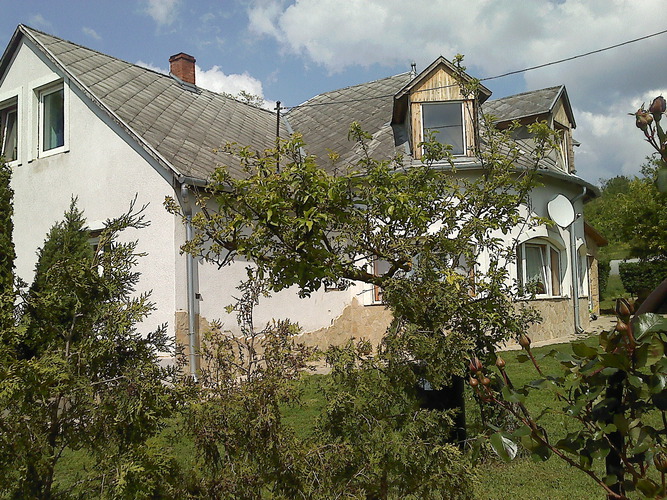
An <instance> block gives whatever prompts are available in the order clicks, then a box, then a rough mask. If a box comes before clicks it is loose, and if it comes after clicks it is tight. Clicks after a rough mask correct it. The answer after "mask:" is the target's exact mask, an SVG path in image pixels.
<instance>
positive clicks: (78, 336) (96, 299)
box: [0, 202, 178, 499]
mask: <svg viewBox="0 0 667 500" xmlns="http://www.w3.org/2000/svg"><path fill="white" fill-rule="evenodd" d="M145 225H146V221H145V220H144V218H143V215H141V210H139V211H134V209H133V208H130V210H129V211H128V212H127V213H126V214H124V215H122V216H120V217H118V218H116V219H112V220H109V221H107V223H106V228H105V229H104V231H103V232H102V235H101V236H100V240H101V241H100V248H105V250H104V251H101V250H99V251H98V252H97V253H95V254H94V253H93V252H92V251H91V250H90V249H89V248H88V247H85V245H87V239H88V233H87V231H86V230H85V229H84V226H85V222H84V220H83V217H82V214H81V213H80V212H79V211H78V210H77V209H76V205H75V203H74V202H73V203H72V206H71V207H70V210H69V211H68V212H67V213H66V215H65V220H64V221H63V222H61V223H58V224H56V226H54V228H52V230H51V231H50V233H49V237H48V238H47V240H46V242H45V244H44V247H43V248H42V249H41V251H40V253H39V261H38V263H37V266H36V270H37V272H36V277H35V283H34V285H33V286H32V287H31V289H30V290H29V291H28V292H27V293H26V294H23V300H24V304H23V308H22V314H21V318H20V320H19V324H18V326H16V327H12V328H10V329H9V332H7V331H5V332H3V333H4V339H5V343H4V348H5V349H6V350H7V352H8V355H7V357H6V360H5V362H4V363H3V364H2V366H0V448H2V450H3V453H2V454H1V457H0V494H3V495H6V496H9V497H11V498H45V499H46V498H53V497H55V496H58V495H63V494H68V493H72V494H74V493H76V494H79V495H86V494H91V492H92V491H95V492H96V493H95V494H96V495H101V496H106V495H109V496H122V497H140V496H142V495H164V493H165V492H166V491H168V489H169V487H170V486H169V485H170V482H169V480H168V479H169V477H170V476H169V475H168V474H166V472H167V471H168V472H170V473H172V476H174V478H173V479H174V481H177V480H178V479H177V477H178V476H177V474H176V473H175V472H174V471H175V466H174V462H173V461H172V460H171V459H170V458H169V457H168V456H166V455H164V454H163V453H162V452H159V451H156V450H154V449H152V448H151V447H150V446H148V444H147V440H148V438H150V437H151V436H155V435H156V433H157V432H159V431H160V429H161V428H162V427H163V426H164V417H165V416H167V415H169V413H170V411H171V408H172V398H171V395H170V390H169V389H168V388H167V386H166V385H165V382H168V381H169V379H170V375H171V373H170V372H171V370H168V369H164V368H161V367H160V365H159V363H158V357H157V356H158V353H160V352H167V351H168V350H169V349H170V346H169V342H168V340H167V337H166V333H165V328H164V327H161V328H159V329H157V330H156V331H154V332H151V333H148V334H146V335H142V334H141V333H139V332H138V331H137V329H136V326H135V324H136V323H137V322H139V321H141V320H143V319H144V318H146V316H147V315H148V314H149V313H150V311H151V310H152V309H153V305H152V304H151V303H150V301H149V297H148V294H141V295H135V294H134V288H135V286H136V284H137V280H138V278H139V275H138V273H136V271H134V270H133V267H134V265H135V264H136V260H137V258H138V257H139V254H138V253H137V252H136V243H134V242H129V243H121V242H119V241H118V239H117V236H118V234H119V233H120V232H121V231H122V230H124V229H126V228H129V227H132V228H141V227H143V226H145ZM72 452H81V453H86V456H88V457H90V458H91V459H92V464H93V465H92V468H89V469H87V470H85V471H82V472H81V474H82V476H81V477H79V478H78V479H79V481H78V482H76V484H75V485H74V486H73V488H72V489H71V490H69V491H65V490H63V489H62V486H61V485H60V484H59V483H58V481H57V479H56V477H55V469H56V466H57V464H58V463H59V462H60V461H61V459H62V457H63V454H64V453H72ZM86 492H87V493H86Z"/></svg>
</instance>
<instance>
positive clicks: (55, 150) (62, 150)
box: [37, 146, 69, 159]
mask: <svg viewBox="0 0 667 500" xmlns="http://www.w3.org/2000/svg"><path fill="white" fill-rule="evenodd" d="M61 153H69V148H68V147H66V146H61V147H59V148H53V149H49V150H48V151H40V152H39V156H38V157H37V159H39V158H48V157H49V156H55V155H59V154H61Z"/></svg>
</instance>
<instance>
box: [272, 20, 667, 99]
mask: <svg viewBox="0 0 667 500" xmlns="http://www.w3.org/2000/svg"><path fill="white" fill-rule="evenodd" d="M665 33H667V29H665V30H662V31H658V32H656V33H651V34H650V35H646V36H642V37H639V38H634V39H632V40H627V41H625V42H621V43H617V44H615V45H609V46H607V47H603V48H601V49H597V50H591V51H590V52H584V53H583V54H577V55H576V56H571V57H566V58H564V59H558V60H556V61H551V62H548V63H544V64H538V65H537V66H530V67H528V68H523V69H517V70H514V71H509V72H507V73H502V74H500V75H496V76H487V77H486V78H480V79H479V81H480V82H484V81H488V80H496V79H498V78H504V77H506V76H511V75H517V74H519V73H525V72H527V71H532V70H535V69H541V68H546V67H547V66H553V65H554V64H561V63H564V62H567V61H572V60H574V59H579V58H580V57H586V56H590V55H593V54H598V53H600V52H605V51H607V50H611V49H616V48H618V47H622V46H624V45H628V44H631V43H635V42H640V41H642V40H646V39H648V38H653V37H655V36H658V35H664V34H665ZM456 86H458V84H450V85H441V86H439V87H433V88H428V89H420V90H419V92H427V91H429V90H439V89H445V88H449V87H456ZM393 96H394V94H385V95H376V96H373V97H361V98H357V99H346V100H342V101H331V102H314V103H310V104H308V102H306V103H304V104H300V105H298V106H292V107H290V108H285V107H283V108H282V109H294V108H310V107H315V106H329V105H333V104H347V103H351V102H362V101H372V100H374V99H385V98H387V97H393Z"/></svg>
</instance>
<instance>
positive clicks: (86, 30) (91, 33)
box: [81, 26, 102, 40]
mask: <svg viewBox="0 0 667 500" xmlns="http://www.w3.org/2000/svg"><path fill="white" fill-rule="evenodd" d="M81 31H83V34H84V35H88V36H89V37H91V38H94V39H95V40H102V37H101V36H100V35H99V34H98V33H97V31H95V30H94V29H93V28H88V27H86V26H84V27H83V28H81Z"/></svg>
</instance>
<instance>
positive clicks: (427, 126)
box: [422, 102, 466, 155]
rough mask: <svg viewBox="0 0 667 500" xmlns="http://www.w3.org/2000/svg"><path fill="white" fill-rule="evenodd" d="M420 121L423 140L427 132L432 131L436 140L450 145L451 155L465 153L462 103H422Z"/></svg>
mask: <svg viewBox="0 0 667 500" xmlns="http://www.w3.org/2000/svg"><path fill="white" fill-rule="evenodd" d="M422 123H423V127H424V136H423V137H424V140H426V139H428V133H429V132H431V131H432V132H434V135H435V140H436V141H437V142H439V143H440V144H449V145H451V146H452V154H453V155H464V154H466V152H465V143H466V142H465V136H464V133H465V132H464V130H465V129H464V126H463V104H462V103H460V102H438V103H428V104H422Z"/></svg>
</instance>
